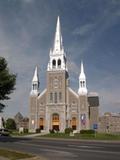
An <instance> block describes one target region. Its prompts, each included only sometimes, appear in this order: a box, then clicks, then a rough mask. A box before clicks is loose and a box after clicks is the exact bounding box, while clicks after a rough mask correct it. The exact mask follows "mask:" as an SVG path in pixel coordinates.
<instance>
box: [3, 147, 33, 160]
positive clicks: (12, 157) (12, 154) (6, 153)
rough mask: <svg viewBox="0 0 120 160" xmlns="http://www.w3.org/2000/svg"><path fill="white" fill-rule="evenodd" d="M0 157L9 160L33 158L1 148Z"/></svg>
mask: <svg viewBox="0 0 120 160" xmlns="http://www.w3.org/2000/svg"><path fill="white" fill-rule="evenodd" d="M0 156H1V157H6V158H9V159H10V160H16V159H18V160H19V159H24V158H32V157H34V156H33V155H30V154H26V153H21V152H17V151H10V150H7V149H2V148H0Z"/></svg>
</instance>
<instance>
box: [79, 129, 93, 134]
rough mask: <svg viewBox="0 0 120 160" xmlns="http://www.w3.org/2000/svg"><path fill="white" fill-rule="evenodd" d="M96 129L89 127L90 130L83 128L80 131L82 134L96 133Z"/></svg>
mask: <svg viewBox="0 0 120 160" xmlns="http://www.w3.org/2000/svg"><path fill="white" fill-rule="evenodd" d="M94 133H95V131H94V130H92V129H89V130H81V131H80V134H94Z"/></svg>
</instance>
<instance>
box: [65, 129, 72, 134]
mask: <svg viewBox="0 0 120 160" xmlns="http://www.w3.org/2000/svg"><path fill="white" fill-rule="evenodd" d="M71 132H73V129H72V128H65V134H70V133H71Z"/></svg>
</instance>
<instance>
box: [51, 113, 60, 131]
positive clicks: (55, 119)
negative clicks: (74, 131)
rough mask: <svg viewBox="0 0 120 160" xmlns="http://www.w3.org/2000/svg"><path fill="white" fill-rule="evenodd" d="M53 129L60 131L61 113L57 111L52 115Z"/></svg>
mask: <svg viewBox="0 0 120 160" xmlns="http://www.w3.org/2000/svg"><path fill="white" fill-rule="evenodd" d="M52 129H54V130H56V131H59V115H58V114H57V113H54V114H53V115H52Z"/></svg>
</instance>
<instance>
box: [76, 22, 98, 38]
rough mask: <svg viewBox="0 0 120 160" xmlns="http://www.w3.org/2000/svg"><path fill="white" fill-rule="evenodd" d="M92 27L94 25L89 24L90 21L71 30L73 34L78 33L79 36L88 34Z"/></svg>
mask: <svg viewBox="0 0 120 160" xmlns="http://www.w3.org/2000/svg"><path fill="white" fill-rule="evenodd" d="M94 27H95V24H90V23H88V24H84V25H82V26H81V27H79V28H76V29H75V30H74V31H73V34H75V35H80V36H85V35H87V36H88V34H89V33H91V32H92V31H93V29H94Z"/></svg>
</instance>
